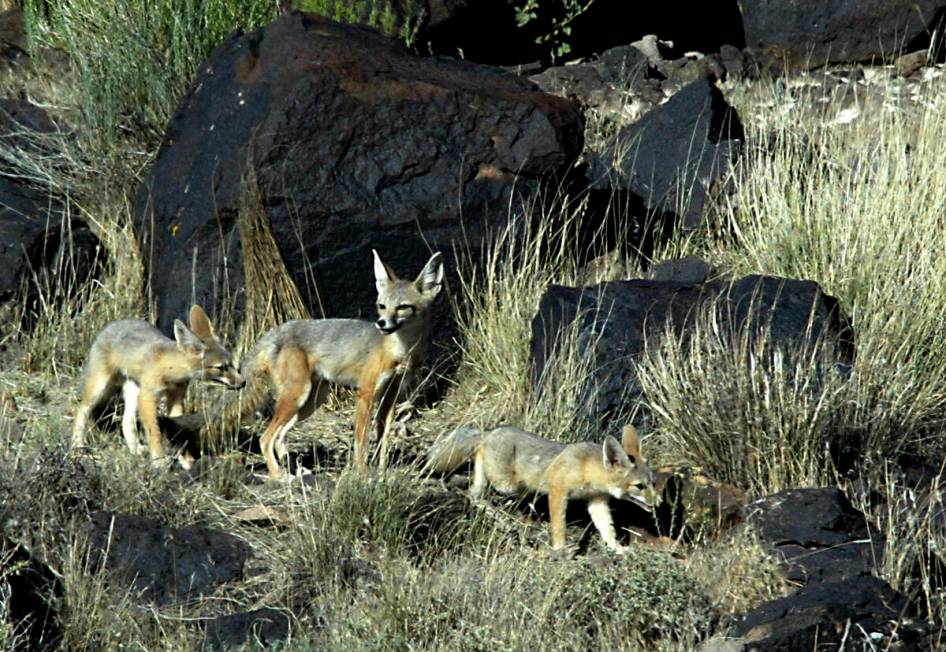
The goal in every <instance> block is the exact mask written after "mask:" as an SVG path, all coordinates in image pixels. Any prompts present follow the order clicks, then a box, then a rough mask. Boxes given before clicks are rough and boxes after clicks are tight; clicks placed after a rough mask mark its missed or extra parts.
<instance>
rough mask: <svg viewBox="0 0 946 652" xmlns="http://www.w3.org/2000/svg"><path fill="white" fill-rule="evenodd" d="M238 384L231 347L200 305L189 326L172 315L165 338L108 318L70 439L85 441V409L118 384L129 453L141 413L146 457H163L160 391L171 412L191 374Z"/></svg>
mask: <svg viewBox="0 0 946 652" xmlns="http://www.w3.org/2000/svg"><path fill="white" fill-rule="evenodd" d="M194 379H201V380H207V381H211V382H217V383H221V384H223V385H225V386H227V387H230V388H240V387H243V385H244V384H245V382H244V381H243V377H242V376H240V374H239V372H238V371H237V370H236V368H234V366H233V360H232V358H231V356H230V352H229V351H227V350H226V349H225V348H223V346H222V345H221V344H220V342H219V340H217V338H216V337H215V336H214V334H213V329H212V328H211V326H210V320H209V319H208V318H207V313H205V312H204V309H203V308H201V307H200V306H196V305H195V306H194V307H192V308H191V312H190V329H188V328H187V326H185V325H184V324H183V323H182V322H181V321H180V320H175V321H174V339H173V340H172V339H169V338H168V337H165V335H164V334H163V333H162V332H161V331H159V330H158V329H157V328H155V327H154V326H152V325H151V324H149V323H148V322H145V321H140V320H137V319H123V320H121V321H113V322H112V323H110V324H108V325H107V326H106V327H105V328H104V329H102V332H101V333H99V334H98V336H97V337H96V338H95V341H94V342H93V343H92V348H91V350H90V351H89V359H88V361H87V362H86V365H85V376H84V382H83V389H82V401H81V403H80V404H79V410H78V411H77V413H76V419H75V424H74V426H73V430H72V445H73V446H76V447H79V446H83V445H84V444H85V425H86V421H87V420H88V417H89V413H90V412H91V411H92V410H93V409H94V408H95V407H96V406H97V405H99V404H101V403H102V401H104V400H105V399H107V398H108V397H110V396H111V395H112V394H114V393H115V391H116V390H117V389H118V386H119V385H121V387H122V392H123V394H124V399H125V413H124V415H123V416H122V434H124V436H125V443H127V444H128V448H129V449H130V450H131V451H132V453H138V451H139V449H140V444H139V441H138V432H137V428H136V425H135V421H136V417H137V418H140V419H141V423H142V425H143V426H144V429H145V433H146V434H147V437H148V448H149V450H150V451H151V459H152V460H158V459H160V458H161V457H163V455H164V453H163V450H162V437H161V430H160V428H159V427H158V401H159V400H160V398H161V397H162V396H163V397H164V398H165V400H166V402H167V410H168V414H169V415H170V416H179V415H180V414H181V413H182V412H183V406H184V395H185V394H186V393H187V385H188V383H190V381H191V380H194Z"/></svg>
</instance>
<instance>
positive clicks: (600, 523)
mask: <svg viewBox="0 0 946 652" xmlns="http://www.w3.org/2000/svg"><path fill="white" fill-rule="evenodd" d="M470 458H473V482H472V484H471V485H470V493H471V494H472V495H473V497H474V498H482V497H483V495H484V494H485V491H486V487H487V484H490V485H492V486H493V487H495V488H496V490H497V491H499V492H501V493H506V494H509V493H516V492H518V491H521V490H528V491H537V492H540V493H547V494H548V497H549V514H550V517H551V525H552V547H553V548H555V549H561V548H563V547H564V546H565V509H566V507H567V505H568V501H569V500H570V499H573V498H577V499H581V500H586V501H588V514H589V515H590V516H591V520H592V522H593V523H594V524H595V527H596V528H597V529H598V532H599V533H600V534H601V538H602V539H603V540H604V543H605V544H606V545H607V546H608V548H610V549H612V550H614V551H616V552H625V551H626V548H625V547H622V546H621V545H620V544H618V542H617V538H616V536H615V532H614V521H613V520H612V518H611V509H610V507H609V506H608V498H609V496H614V497H615V498H619V499H620V498H625V499H629V500H631V501H633V502H634V503H636V504H637V505H640V506H641V507H643V508H644V509H646V510H647V511H651V510H652V509H653V508H654V507H655V506H656V505H658V504H659V503H660V495H659V493H658V492H657V490H656V489H655V488H654V476H653V473H652V472H651V470H650V468H648V466H647V464H646V463H645V461H644V459H643V458H642V457H641V452H640V439H639V438H638V436H637V431H636V430H635V429H634V427H633V426H631V425H627V426H625V427H624V433H623V437H622V441H621V443H618V440H617V439H615V438H614V437H611V436H610V435H609V436H607V437H606V438H605V440H604V443H602V444H596V443H594V442H581V443H577V444H562V443H559V442H554V441H549V440H547V439H543V438H541V437H538V436H536V435H534V434H532V433H531V432H526V431H525V430H521V429H519V428H515V427H513V426H500V427H498V428H495V429H494V430H489V431H486V432H484V431H481V430H479V429H478V428H474V427H469V426H467V427H462V428H458V429H457V430H454V431H453V432H452V433H450V434H449V435H448V436H447V437H446V438H445V439H443V440H441V441H440V442H438V443H437V444H435V445H434V446H432V447H431V448H430V449H429V450H428V451H427V465H426V468H427V469H428V470H432V471H440V472H449V471H452V470H454V469H455V468H457V467H458V466H459V465H460V464H462V463H463V462H465V461H467V460H469V459H470Z"/></svg>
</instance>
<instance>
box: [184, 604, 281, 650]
mask: <svg viewBox="0 0 946 652" xmlns="http://www.w3.org/2000/svg"><path fill="white" fill-rule="evenodd" d="M288 637H289V615H288V614H287V613H286V612H285V611H280V610H279V609H271V608H263V609H254V610H253V611H243V612H240V613H236V614H231V615H229V616H220V617H218V618H214V619H213V620H211V621H210V622H208V623H207V634H206V636H205V637H204V644H203V649H205V650H229V649H231V648H239V647H240V646H241V645H246V644H247V643H252V644H254V645H253V649H258V647H259V648H266V647H269V646H270V645H273V644H275V643H278V642H279V641H284V640H286V639H287V638H288Z"/></svg>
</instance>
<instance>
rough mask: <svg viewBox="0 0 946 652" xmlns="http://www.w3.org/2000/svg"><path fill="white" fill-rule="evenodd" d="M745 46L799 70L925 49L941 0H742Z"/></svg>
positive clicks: (944, 5) (939, 15)
mask: <svg viewBox="0 0 946 652" xmlns="http://www.w3.org/2000/svg"><path fill="white" fill-rule="evenodd" d="M740 5H741V8H742V21H743V27H744V29H745V40H746V47H747V48H748V49H749V50H751V51H752V52H753V54H754V55H756V56H758V57H760V58H762V59H768V60H771V61H773V62H775V66H776V67H777V68H783V69H784V68H788V69H789V70H805V69H810V68H818V67H820V66H824V65H827V64H834V63H855V62H866V61H871V60H880V59H883V58H889V57H893V56H896V55H898V54H899V53H900V52H911V51H914V50H919V49H926V47H927V46H928V45H929V44H930V35H931V34H933V33H934V32H935V30H936V28H937V27H938V26H941V25H942V19H943V11H944V9H946V0H794V1H788V0H742V2H741V3H740Z"/></svg>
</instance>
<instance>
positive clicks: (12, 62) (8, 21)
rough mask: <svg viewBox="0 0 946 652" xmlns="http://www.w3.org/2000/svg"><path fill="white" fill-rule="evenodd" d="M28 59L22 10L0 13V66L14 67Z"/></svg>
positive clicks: (13, 9)
mask: <svg viewBox="0 0 946 652" xmlns="http://www.w3.org/2000/svg"><path fill="white" fill-rule="evenodd" d="M28 59H29V54H28V52H27V42H26V24H25V21H24V20H23V9H21V8H19V7H14V8H12V9H7V10H6V11H4V12H0V65H2V66H11V67H15V66H17V65H19V64H20V63H22V62H24V61H26V60H28Z"/></svg>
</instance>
